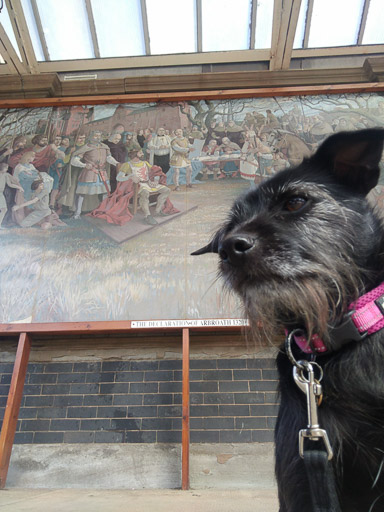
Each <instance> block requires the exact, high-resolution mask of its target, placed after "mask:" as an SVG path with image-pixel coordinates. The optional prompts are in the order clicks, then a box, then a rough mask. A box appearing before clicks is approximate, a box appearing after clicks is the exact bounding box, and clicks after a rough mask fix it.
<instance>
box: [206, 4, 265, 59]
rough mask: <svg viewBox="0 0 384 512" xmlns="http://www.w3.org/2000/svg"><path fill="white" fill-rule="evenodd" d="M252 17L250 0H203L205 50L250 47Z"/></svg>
mask: <svg viewBox="0 0 384 512" xmlns="http://www.w3.org/2000/svg"><path fill="white" fill-rule="evenodd" d="M271 3H272V2H271ZM250 19H251V2H250V0H236V2H234V1H233V0H202V25H203V27H202V31H203V51H204V52H215V51H228V50H247V49H249V40H250V37H249V26H250Z"/></svg>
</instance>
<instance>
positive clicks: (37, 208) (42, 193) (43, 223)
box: [12, 178, 66, 229]
mask: <svg viewBox="0 0 384 512" xmlns="http://www.w3.org/2000/svg"><path fill="white" fill-rule="evenodd" d="M31 190H32V194H31V199H30V200H29V201H26V202H24V203H21V204H16V205H15V206H13V208H12V210H13V211H14V212H17V211H18V210H20V209H25V208H27V207H30V208H31V209H32V211H31V210H29V211H30V213H29V214H28V215H26V216H25V217H24V218H23V219H22V220H21V221H20V227H22V228H29V227H32V226H35V225H36V224H39V225H40V227H41V228H42V229H49V228H51V227H52V226H66V224H65V223H64V222H62V221H61V220H60V219H59V217H58V215H57V214H56V213H54V212H52V210H51V209H50V207H49V192H48V190H47V189H46V188H45V186H44V181H43V180H42V179H40V178H39V179H38V180H35V181H33V182H32V184H31Z"/></svg>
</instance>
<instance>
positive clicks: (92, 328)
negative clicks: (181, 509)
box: [0, 318, 246, 337]
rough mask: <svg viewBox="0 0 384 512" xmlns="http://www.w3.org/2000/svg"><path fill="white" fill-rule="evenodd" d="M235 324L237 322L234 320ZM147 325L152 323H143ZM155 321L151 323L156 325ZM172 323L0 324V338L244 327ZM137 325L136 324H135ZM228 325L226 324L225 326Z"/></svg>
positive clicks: (218, 322)
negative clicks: (160, 324)
mask: <svg viewBox="0 0 384 512" xmlns="http://www.w3.org/2000/svg"><path fill="white" fill-rule="evenodd" d="M234 321H235V322H236V321H237V320H234ZM145 322H147V323H149V322H152V321H145ZM156 322H157V321H156V320H154V321H153V323H154V324H156ZM166 322H167V323H168V322H174V323H175V325H164V326H163V327H159V326H158V325H154V326H153V327H137V326H134V325H133V324H134V322H131V321H108V322H60V323H30V324H0V337H1V336H9V335H15V336H16V335H19V334H21V333H22V332H25V333H29V334H35V335H36V334H41V335H52V336H55V335H57V334H68V335H74V334H128V333H133V332H143V333H144V332H151V333H153V332H155V331H159V332H174V331H181V330H182V329H184V328H187V329H191V330H193V331H234V332H240V331H241V330H243V329H244V328H245V327H246V326H245V325H241V322H242V320H238V322H239V325H229V323H228V322H229V320H224V319H220V318H218V319H210V320H202V321H201V322H203V323H204V322H206V323H205V324H204V325H196V326H194V325H193V320H191V321H188V320H186V321H185V324H183V323H180V322H183V321H179V320H174V321H173V320H172V321H166ZM136 323H137V322H136ZM226 323H228V324H226Z"/></svg>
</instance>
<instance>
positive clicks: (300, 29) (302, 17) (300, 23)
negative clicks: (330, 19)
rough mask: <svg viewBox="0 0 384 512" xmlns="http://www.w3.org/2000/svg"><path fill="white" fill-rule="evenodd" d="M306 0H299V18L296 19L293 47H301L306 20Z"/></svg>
mask: <svg viewBox="0 0 384 512" xmlns="http://www.w3.org/2000/svg"><path fill="white" fill-rule="evenodd" d="M307 11H308V0H301V6H300V13H299V19H298V20H297V27H296V34H295V40H294V41H293V48H302V47H303V42H304V35H305V24H306V21H307Z"/></svg>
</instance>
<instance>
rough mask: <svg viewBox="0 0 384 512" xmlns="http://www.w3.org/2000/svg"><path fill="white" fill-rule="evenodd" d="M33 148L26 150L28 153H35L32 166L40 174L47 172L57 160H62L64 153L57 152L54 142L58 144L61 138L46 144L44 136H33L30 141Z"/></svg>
mask: <svg viewBox="0 0 384 512" xmlns="http://www.w3.org/2000/svg"><path fill="white" fill-rule="evenodd" d="M31 142H32V144H33V147H32V148H27V150H28V151H34V152H35V159H34V160H33V165H34V166H35V167H36V169H37V170H38V171H40V172H46V173H48V172H49V168H50V167H51V165H52V164H53V163H54V162H55V161H56V160H57V159H59V158H60V159H62V158H64V153H63V152H62V151H60V150H59V148H58V146H56V144H55V142H58V143H59V144H60V142H61V137H57V139H56V140H54V141H53V142H52V143H51V144H48V138H47V136H46V135H35V137H33V139H32V140H31Z"/></svg>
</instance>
